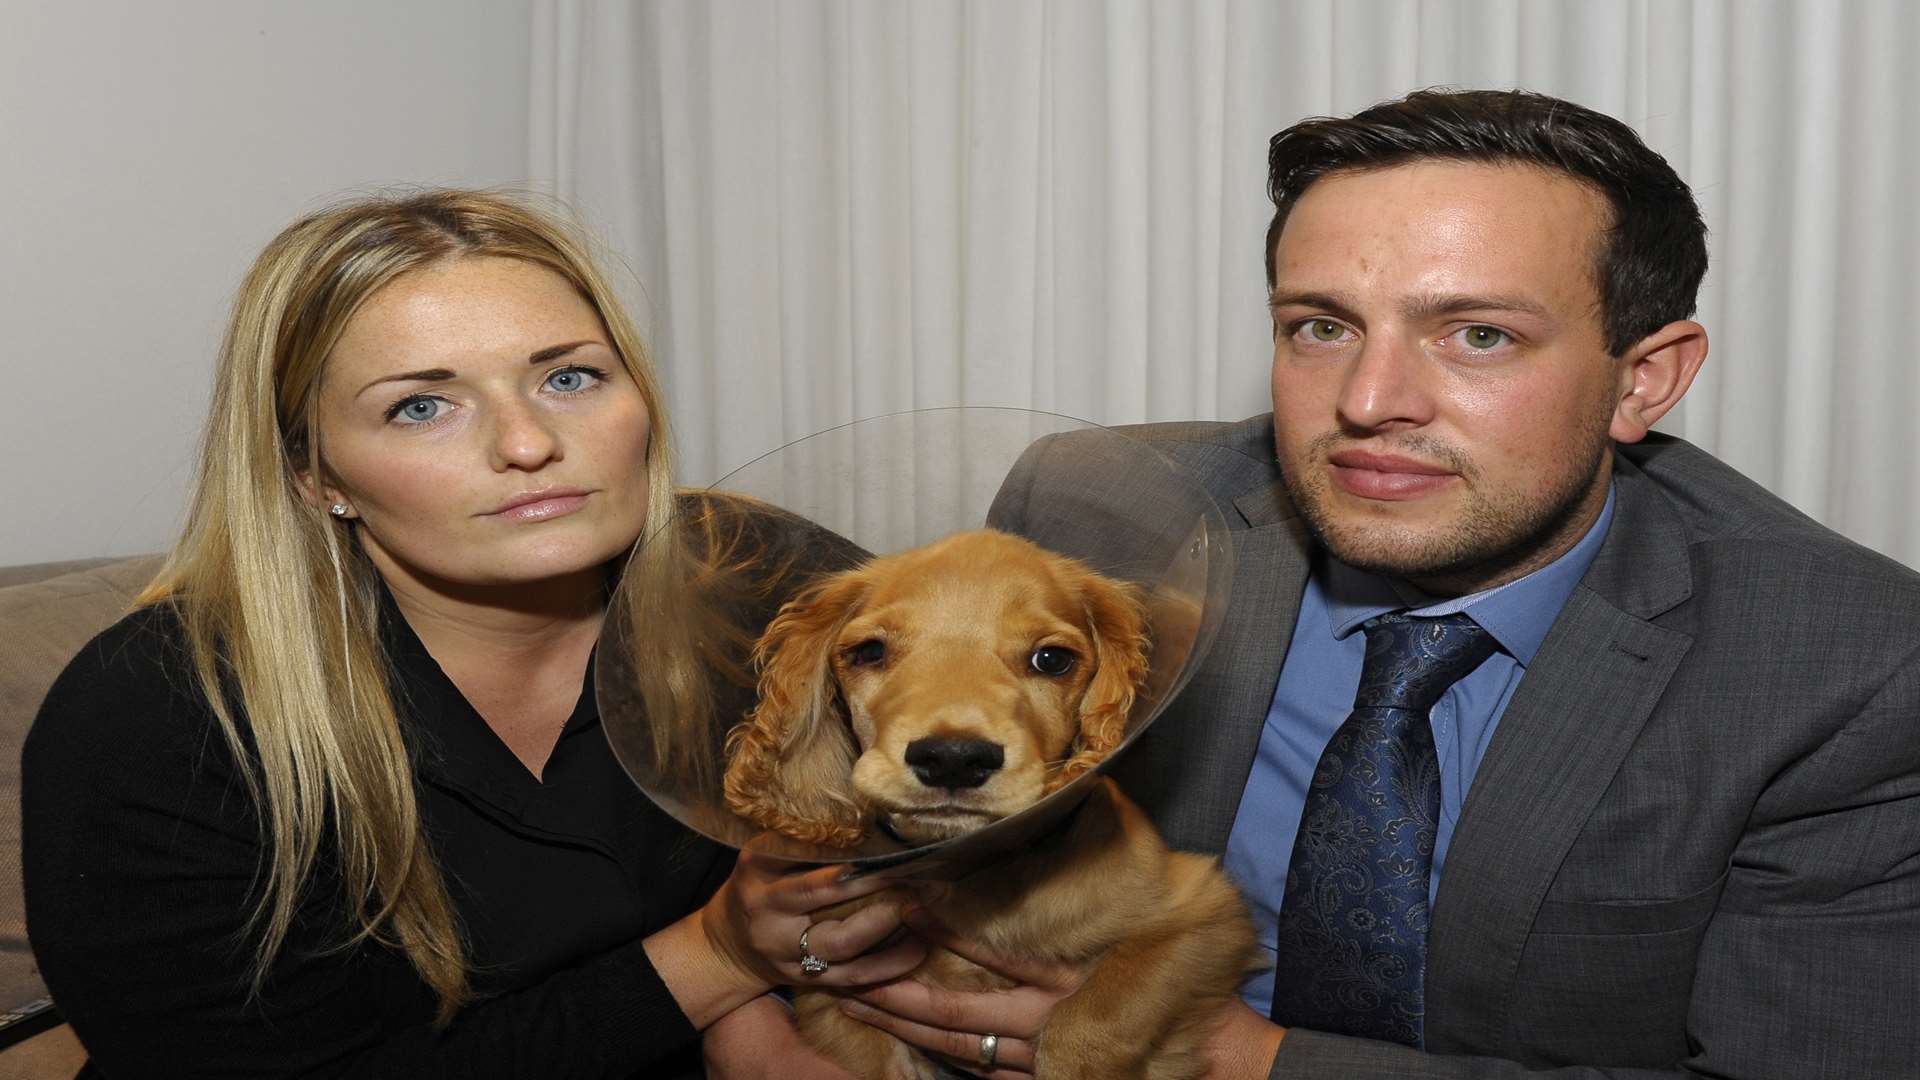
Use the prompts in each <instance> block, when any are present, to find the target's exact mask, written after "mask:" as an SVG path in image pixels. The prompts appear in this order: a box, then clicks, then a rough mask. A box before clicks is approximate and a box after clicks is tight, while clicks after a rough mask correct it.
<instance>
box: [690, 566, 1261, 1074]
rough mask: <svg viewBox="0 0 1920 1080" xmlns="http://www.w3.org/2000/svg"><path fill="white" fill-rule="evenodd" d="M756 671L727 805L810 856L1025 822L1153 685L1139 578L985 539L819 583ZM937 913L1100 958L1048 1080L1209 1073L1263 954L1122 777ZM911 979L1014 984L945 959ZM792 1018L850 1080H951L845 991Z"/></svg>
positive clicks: (736, 737)
mask: <svg viewBox="0 0 1920 1080" xmlns="http://www.w3.org/2000/svg"><path fill="white" fill-rule="evenodd" d="M756 661H757V663H758V664H759V666H760V682H759V691H760V701H759V704H758V706H757V707H756V708H755V709H754V710H753V712H752V713H751V714H750V715H749V717H748V718H747V720H746V721H745V722H744V723H742V724H741V725H739V726H738V727H737V728H735V729H734V731H733V732H732V733H731V734H730V736H729V738H728V742H727V750H728V765H727V771H726V776H725V790H726V795H727V802H728V805H729V806H730V807H731V809H732V810H733V811H734V812H735V813H737V814H739V815H741V816H743V817H745V818H748V819H750V820H752V821H754V822H756V823H758V824H760V825H762V826H764V827H765V828H768V829H772V830H775V831H777V832H780V833H783V834H785V835H787V836H791V837H794V838H796V839H800V840H805V841H808V842H812V843H816V844H825V845H830V846H838V847H850V846H853V845H855V844H858V843H859V842H860V841H861V840H862V839H863V838H865V837H866V836H867V835H868V830H870V829H883V830H886V831H888V832H890V833H892V834H893V835H895V836H896V837H898V838H900V839H902V840H905V841H908V842H911V843H924V842H930V841H934V840H941V839H945V838H949V837H953V836H958V835H961V834H963V833H967V832H970V831H972V830H974V829H978V828H980V827H982V826H985V825H987V824H989V823H991V822H994V821H997V820H999V819H1001V818H1003V817H1006V816H1008V815H1011V814H1014V813H1016V812H1018V811H1019V810H1021V809H1023V808H1025V807H1027V806H1030V805H1032V804H1033V803H1035V802H1037V801H1038V800H1039V799H1041V798H1042V797H1044V796H1045V795H1047V794H1048V793H1050V792H1052V791H1054V790H1056V789H1058V788H1059V787H1061V786H1062V785H1064V784H1066V783H1067V782H1069V781H1070V780H1072V779H1073V778H1074V777H1076V776H1079V775H1081V774H1082V773H1084V772H1086V771H1087V770H1088V769H1091V768H1092V767H1093V766H1094V765H1096V764H1097V763H1098V762H1099V761H1100V760H1101V759H1102V758H1104V757H1105V756H1106V755H1107V754H1108V753H1110V752H1112V751H1113V750H1114V749H1115V748H1116V747H1117V746H1118V745H1119V743H1120V741H1121V739H1122V737H1123V736H1124V734H1125V731H1126V723H1127V716H1128V713H1129V712H1130V710H1131V709H1132V707H1133V701H1134V696H1135V694H1136V692H1137V691H1138V689H1139V687H1140V686H1141V684H1142V682H1143V681H1144V679H1145V677H1146V672H1147V625H1146V617H1145V613H1144V610H1143V608H1142V606H1141V604H1140V602H1139V599H1138V598H1137V596H1136V595H1135V590H1134V589H1133V588H1132V587H1131V586H1128V585H1124V584H1121V583H1118V582H1115V581H1113V580H1111V579H1109V578H1106V577H1103V576H1102V575H1100V574H1097V573H1095V572H1093V571H1092V570H1090V569H1088V568H1087V567H1085V566H1083V565H1082V564H1080V563H1078V562H1076V561H1074V560H1071V559H1067V558H1063V557H1061V556H1059V555H1055V554H1052V553H1050V552H1047V551H1045V550H1043V549H1042V548H1040V547H1038V546H1036V545H1034V544H1032V543H1030V542H1028V541H1026V540H1023V539H1021V538H1018V537H1015V536H1011V535H1009V534H1006V533H1000V532H994V531H992V530H981V531H977V532H968V533H960V534H957V535H954V536H950V537H948V538H946V539H944V540H941V541H939V542H936V543H933V544H929V545H927V546H925V547H922V548H916V549H914V550H911V551H906V552H902V553H900V554H897V555H892V556H888V557H885V558H880V559H875V560H873V561H872V562H870V563H868V564H867V565H865V566H863V567H860V568H858V569H855V570H850V571H846V572H844V573H840V574H837V575H834V576H832V577H829V578H826V579H824V580H822V581H820V582H818V583H816V584H814V585H813V586H811V587H809V588H808V589H807V590H806V591H804V592H802V593H801V594H800V595H799V596H797V597H795V598H794V599H793V600H792V601H790V602H789V603H788V604H786V605H785V606H784V607H783V608H782V609H781V611H780V613H779V615H778V616H777V617H776V618H775V619H774V620H773V622H772V623H771V624H770V625H769V626H768V628H767V630H766V633H765V634H764V635H762V637H761V639H760V642H759V644H758V646H757V648H756ZM882 895H883V896H885V894H882ZM877 900H879V898H869V899H868V900H864V901H858V902H856V903H857V904H864V903H872V902H876V901H877ZM892 900H893V901H894V902H897V901H898V898H897V897H894V898H892ZM879 902H886V901H879ZM929 906H930V908H931V911H932V913H933V914H934V915H935V916H936V917H937V918H938V919H939V920H940V921H941V922H943V923H945V924H946V925H947V926H948V927H950V928H951V929H952V930H953V931H954V932H956V933H958V934H960V935H961V936H963V937H966V938H968V939H970V940H974V941H978V942H980V943H982V944H984V945H987V946H989V947H991V948H993V949H995V950H998V951H1000V952H1001V953H1004V954H1008V955H1017V956H1026V957H1032V958H1035V959H1041V960H1048V961H1060V962H1067V963H1072V964H1075V965H1079V966H1082V967H1087V966H1089V965H1090V966H1091V970H1090V974H1089V975H1088V977H1087V979H1086V981H1085V983H1083V984H1082V985H1081V987H1080V988H1079V989H1078V990H1077V991H1076V992H1074V993H1073V994H1072V995H1071V996H1070V997H1068V998H1066V999H1065V1000H1063V1001H1062V1002H1060V1003H1059V1005H1057V1006H1056V1007H1055V1008H1054V1010H1053V1013H1052V1017H1051V1019H1050V1020H1049V1021H1048V1023H1047V1027H1046V1030H1045V1031H1044V1032H1043V1033H1042V1034H1041V1036H1040V1039H1039V1043H1038V1049H1037V1069H1038V1075H1039V1076H1040V1077H1041V1078H1042V1080H1056V1078H1068V1077H1085V1078H1089V1080H1091V1078H1096V1077H1097V1078H1100V1080H1118V1078H1126V1077H1150V1078H1153V1080H1176V1078H1188V1077H1193V1076H1197V1075H1199V1074H1200V1073H1201V1072H1202V1071H1203V1069H1204V1062H1203V1061H1202V1060H1201V1057H1200V1050H1201V1047H1202V1044H1203V1043H1204V1042H1205V1039H1206V1036H1207V1034H1208V1033H1209V1030H1210V1023H1211V1021H1212V1019H1213V1018H1214V1017H1215V1016H1217V1015H1218V1013H1219V1010H1220V1008H1221V1007H1222V1006H1223V1005H1225V1004H1226V1003H1227V1002H1228V1001H1229V1000H1230V999H1231V997H1232V995H1233V993H1234V990H1235V988H1236V986H1237V985H1238V984H1239V982H1240V980H1241V979H1242V978H1243V977H1244V976H1245V974H1246V973H1247V972H1248V971H1249V970H1250V969H1251V967H1252V965H1253V964H1254V962H1255V959H1256V956H1257V950H1256V947H1255V944H1254V934H1253V929H1252V926H1251V924H1250V922H1249V921H1248V918H1247V915H1246V910H1245V905H1244V903H1243V901H1242V900H1241V898H1240V895H1239V893H1238V892H1237V891H1236V890H1235V889H1234V887H1233V886H1232V885H1231V884H1230V883H1229V882H1228V881H1227V879H1226V877H1225V875H1224V874H1222V873H1221V871H1220V869H1219V866H1218V864H1217V862H1216V860H1214V859H1211V858H1207V857H1203V856H1200V855H1192V854H1184V853H1178V852H1172V851H1169V850H1168V849H1167V847H1166V845H1165V844H1164V843H1163V842H1162V841H1161V839H1160V837H1159V834H1158V833H1157V832H1155V831H1154V829H1153V826H1152V825H1151V824H1150V823H1149V822H1148V821H1147V819H1146V817H1145V815H1144V814H1142V813H1141V812H1140V810H1139V809H1138V808H1137V807H1135V806H1134V805H1133V803H1132V802H1130V801H1129V800H1128V799H1127V798H1126V797H1125V796H1124V795H1122V794H1121V793H1120V790H1119V788H1117V787H1116V786H1114V784H1113V782H1112V781H1111V780H1103V781H1102V782H1101V783H1100V784H1099V785H1097V786H1096V788H1095V790H1094V791H1093V793H1092V794H1091V795H1090V796H1089V797H1088V799H1087V801H1086V803H1085V804H1084V805H1083V806H1082V807H1081V808H1080V809H1079V810H1078V811H1077V812H1075V813H1074V815H1073V816H1072V817H1071V819H1070V820H1069V821H1068V823H1067V824H1066V825H1064V826H1062V827H1061V828H1059V829H1057V830H1056V831H1055V832H1054V833H1053V834H1051V835H1050V836H1048V837H1046V838H1044V839H1043V840H1041V841H1040V842H1039V843H1038V844H1036V845H1035V846H1033V847H1031V848H1029V849H1028V850H1026V851H1023V852H1017V853H1010V854H1008V855H1007V856H1005V857H1004V858H1003V859H1002V860H1000V861H997V862H995V863H993V864H992V865H990V866H988V867H987V868H985V869H982V870H978V871H975V872H973V873H972V874H970V875H969V876H967V877H965V878H963V879H962V880H960V881H959V882H957V883H956V884H955V886H954V887H953V888H952V889H951V890H949V891H947V892H946V893H945V894H944V895H943V896H940V897H938V898H936V899H933V900H932V901H930V903H929ZM915 977H916V978H919V979H922V980H924V981H927V982H930V983H934V984H937V985H941V986H947V987H952V988H955V989H966V990H986V989H997V988H1001V987H1004V986H1006V985H1008V983H1007V981H1006V980H1005V979H1003V978H1002V977H1000V976H998V975H996V974H994V973H992V972H989V971H987V970H985V969H983V968H981V967H979V966H977V965H975V964H973V963H971V962H969V961H967V960H965V959H963V958H961V957H959V956H957V955H955V954H953V953H951V952H948V951H946V950H944V949H935V950H934V951H933V952H932V953H931V954H930V955H929V956H928V958H927V961H926V962H925V964H923V965H922V967H921V969H920V970H919V971H918V972H917V973H916V974H915ZM796 1009H797V1011H798V1014H799V1020H800V1027H801V1031H802V1033H803V1035H804V1036H805V1037H806V1038H807V1040H808V1041H809V1042H810V1043H811V1044H812V1045H814V1046H815V1047H817V1048H818V1049H820V1050H822V1051H823V1052H825V1053H826V1054H827V1055H828V1056H830V1057H833V1058H834V1059H836V1060H838V1061H840V1062H841V1063H842V1064H844V1065H846V1066H847V1067H848V1068H849V1069H850V1070H851V1071H852V1072H853V1073H854V1074H855V1075H857V1076H862V1077H876V1078H879V1077H885V1078H896V1077H915V1078H925V1077H933V1076H936V1075H937V1071H936V1069H935V1068H934V1066H933V1064H932V1063H931V1062H930V1061H929V1060H928V1059H927V1058H926V1057H924V1056H923V1055H921V1054H920V1052H919V1051H917V1050H914V1049H913V1048H911V1047H909V1046H907V1045H906V1044H905V1043H902V1042H899V1041H898V1040H896V1039H894V1038H893V1037H892V1036H891V1035H888V1034H886V1033H884V1032H881V1031H879V1030H878V1029H875V1028H872V1027H869V1026H868V1025H865V1024H862V1023H860V1022H858V1021H855V1020H852V1019H850V1018H848V1017H846V1016H844V1015H843V1014H842V1013H841V1012H840V1011H839V1010H838V1009H837V1008H836V1007H835V998H834V996H833V995H831V994H828V993H824V992H809V991H806V990H804V988H803V989H802V990H801V991H800V993H799V994H798V995H797V998H796Z"/></svg>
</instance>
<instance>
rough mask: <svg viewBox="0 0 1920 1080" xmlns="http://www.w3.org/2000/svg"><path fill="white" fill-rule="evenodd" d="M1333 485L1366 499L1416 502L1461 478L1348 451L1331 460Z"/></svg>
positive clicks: (1438, 468)
mask: <svg viewBox="0 0 1920 1080" xmlns="http://www.w3.org/2000/svg"><path fill="white" fill-rule="evenodd" d="M1328 464H1330V465H1331V466H1332V470H1331V471H1332V473H1333V482H1334V483H1335V484H1337V485H1339V487H1340V489H1341V490H1342V491H1345V492H1347V493H1348V494H1350V495H1358V496H1359V497H1361V498H1363V499H1383V500H1389V501H1398V500H1403V499H1417V498H1420V497H1421V496H1424V495H1430V494H1432V493H1433V492H1435V491H1438V490H1439V489H1441V488H1443V487H1445V486H1447V485H1448V484H1451V483H1453V482H1454V481H1455V480H1457V479H1459V477H1458V476H1456V475H1455V474H1454V473H1452V472H1450V471H1448V470H1447V469H1446V468H1444V467H1442V466H1439V465H1429V464H1427V463H1426V462H1424V461H1415V460H1413V459H1411V458H1400V457H1392V456H1389V455H1384V454H1368V453H1361V452H1358V451H1348V452H1345V453H1340V454H1335V455H1333V457H1332V458H1330V459H1329V461H1328Z"/></svg>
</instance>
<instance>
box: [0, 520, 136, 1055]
mask: <svg viewBox="0 0 1920 1080" xmlns="http://www.w3.org/2000/svg"><path fill="white" fill-rule="evenodd" d="M158 566H159V558H158V557H157V556H143V557H139V558H133V559H92V560H87V561H83V562H66V563H39V564H35V565H31V566H13V567H4V568H0V843H3V844H4V845H5V847H6V852H7V861H6V863H5V864H4V867H3V868H0V1045H4V1046H5V1049H0V1080H28V1078H33V1080H39V1078H43V1077H49V1078H50V1077H61V1078H67V1077H71V1076H73V1075H74V1073H76V1072H78V1071H79V1069H80V1064H81V1062H82V1061H83V1060H85V1056H86V1055H85V1052H84V1051H83V1050H81V1048H80V1043H79V1042H78V1041H77V1040H76V1039H75V1038H74V1037H73V1032H72V1031H71V1029H69V1028H67V1027H66V1026H65V1025H58V1026H53V1027H51V1028H49V1025H50V1024H52V1023H54V1021H55V1020H56V1018H57V1010H54V1009H52V1008H51V1007H50V1006H49V1003H48V1002H47V1000H46V995H47V991H46V987H45V985H44V984H42V983H41V981H40V972H39V969H38V967H36V966H35V964H34V962H33V953H32V952H31V951H29V949H28V947H27V926H26V916H25V914H24V912H23V911H22V908H21V900H20V743H21V741H22V740H23V739H25V738H26V734H27V728H28V726H29V725H30V724H32V722H33V715H34V713H35V712H36V711H38V709H39V708H40V700H41V699H42V698H43V697H45V696H46V693H47V687H48V686H49V685H51V684H52V682H53V679H54V676H56V675H58V674H59V673H60V669H61V668H63V667H65V666H66V663H67V660H68V659H69V658H70V657H72V656H73V654H74V653H75V652H78V651H79V649H80V646H82V645H84V644H86V642H87V640H88V639H89V638H91V637H93V635H95V634H97V633H99V632H100V631H102V630H104V629H106V628H107V627H108V626H109V625H111V624H112V623H113V622H114V621H115V620H116V619H118V618H119V617H120V616H121V615H124V614H125V613H126V612H127V610H128V608H129V607H130V606H131V605H132V602H133V597H134V595H135V594H136V593H138V592H139V591H140V588H141V586H143V585H145V584H146V582H147V580H148V579H149V578H151V577H152V576H153V572H154V570H155V569H157V568H158Z"/></svg>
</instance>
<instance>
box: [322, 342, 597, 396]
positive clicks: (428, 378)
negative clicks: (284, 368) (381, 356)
mask: <svg viewBox="0 0 1920 1080" xmlns="http://www.w3.org/2000/svg"><path fill="white" fill-rule="evenodd" d="M598 344H600V343H599V342H598V341H595V340H593V339H592V338H583V339H582V340H580V341H569V342H566V343H564V344H561V345H549V346H547V347H546V348H544V349H538V350H535V351H534V352H532V353H530V354H528V356H527V363H528V364H529V365H534V364H544V363H546V362H547V361H549V360H554V359H557V358H559V357H562V356H565V355H567V354H568V353H570V352H572V351H573V350H575V349H578V348H580V347H581V346H583V345H598ZM456 374H457V372H455V371H454V370H453V369H452V368H443V367H436V368H421V369H420V370H419V371H402V372H397V373H395V374H392V375H382V376H380V377H379V378H377V379H375V380H373V381H372V382H370V383H368V384H367V385H365V386H363V387H361V388H360V389H359V390H358V391H356V392H355V393H354V395H353V396H354V397H359V396H360V395H361V394H364V393H366V392H367V391H369V390H371V389H373V388H374V387H376V386H379V385H380V384H381V383H390V382H446V381H447V380H448V379H451V378H453V377H454V376H455V375H456Z"/></svg>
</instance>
